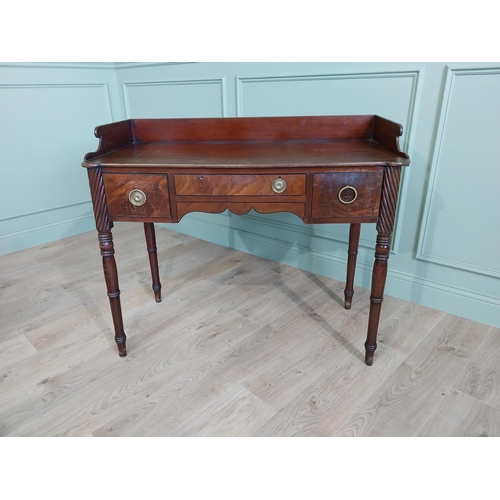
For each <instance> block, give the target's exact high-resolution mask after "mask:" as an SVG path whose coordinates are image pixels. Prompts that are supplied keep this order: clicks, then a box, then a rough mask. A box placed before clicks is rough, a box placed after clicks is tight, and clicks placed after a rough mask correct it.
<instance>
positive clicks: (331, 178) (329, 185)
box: [312, 170, 384, 219]
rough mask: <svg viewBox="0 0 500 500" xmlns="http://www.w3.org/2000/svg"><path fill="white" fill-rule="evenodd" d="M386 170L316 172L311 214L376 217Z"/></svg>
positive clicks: (321, 216) (317, 215)
mask: <svg viewBox="0 0 500 500" xmlns="http://www.w3.org/2000/svg"><path fill="white" fill-rule="evenodd" d="M383 175H384V173H383V171H381V170H378V171H374V172H332V173H325V174H314V182H313V202H312V216H313V218H314V219H318V218H319V219H320V218H329V217H377V216H378V212H379V206H380V195H381V190H382V179H383Z"/></svg>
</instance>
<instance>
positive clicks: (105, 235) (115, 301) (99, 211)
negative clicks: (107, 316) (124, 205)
mask: <svg viewBox="0 0 500 500" xmlns="http://www.w3.org/2000/svg"><path fill="white" fill-rule="evenodd" d="M88 176H89V181H90V193H91V196H92V204H93V206H94V215H95V223H96V228H97V232H98V235H97V239H98V240H99V248H100V250H101V255H102V267H103V271H104V279H105V280H106V288H107V291H108V297H109V304H110V307H111V315H112V317H113V326H114V330H115V342H116V344H117V346H118V353H119V355H120V357H125V356H126V355H127V348H126V340H127V337H126V335H125V331H124V328H123V319H122V308H121V302H120V288H119V286H118V271H117V268H116V261H115V248H114V245H113V235H112V234H111V229H112V227H113V222H112V221H111V220H110V218H109V214H108V209H107V204H106V193H105V191H104V184H103V181H102V171H101V169H100V168H89V169H88Z"/></svg>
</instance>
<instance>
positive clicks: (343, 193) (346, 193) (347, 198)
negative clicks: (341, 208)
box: [339, 186, 358, 205]
mask: <svg viewBox="0 0 500 500" xmlns="http://www.w3.org/2000/svg"><path fill="white" fill-rule="evenodd" d="M357 197H358V191H357V190H356V188H355V187H352V186H344V187H343V188H342V189H341V190H340V191H339V200H340V203H344V204H345V205H349V203H352V202H353V201H355V200H356V198H357Z"/></svg>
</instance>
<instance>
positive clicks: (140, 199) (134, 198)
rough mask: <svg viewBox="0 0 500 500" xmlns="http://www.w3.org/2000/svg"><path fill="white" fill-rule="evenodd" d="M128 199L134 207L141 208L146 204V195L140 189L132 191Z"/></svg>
mask: <svg viewBox="0 0 500 500" xmlns="http://www.w3.org/2000/svg"><path fill="white" fill-rule="evenodd" d="M128 199H129V200H130V203H132V205H135V206H136V207H142V205H144V203H146V195H145V194H144V192H143V191H141V190H140V189H133V190H132V191H130V193H129V195H128Z"/></svg>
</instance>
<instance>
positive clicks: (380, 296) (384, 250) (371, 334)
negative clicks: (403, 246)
mask: <svg viewBox="0 0 500 500" xmlns="http://www.w3.org/2000/svg"><path fill="white" fill-rule="evenodd" d="M390 249H391V235H390V234H379V235H378V236H377V246H376V248H375V263H374V264H373V273H372V290H371V295H370V314H369V317H368V332H367V336H366V342H365V349H366V355H365V363H366V364H367V365H368V366H371V365H372V364H373V355H374V354H375V350H376V349H377V333H378V324H379V319H380V311H381V309H382V301H383V300H384V288H385V280H386V277H387V261H388V260H389V251H390Z"/></svg>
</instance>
